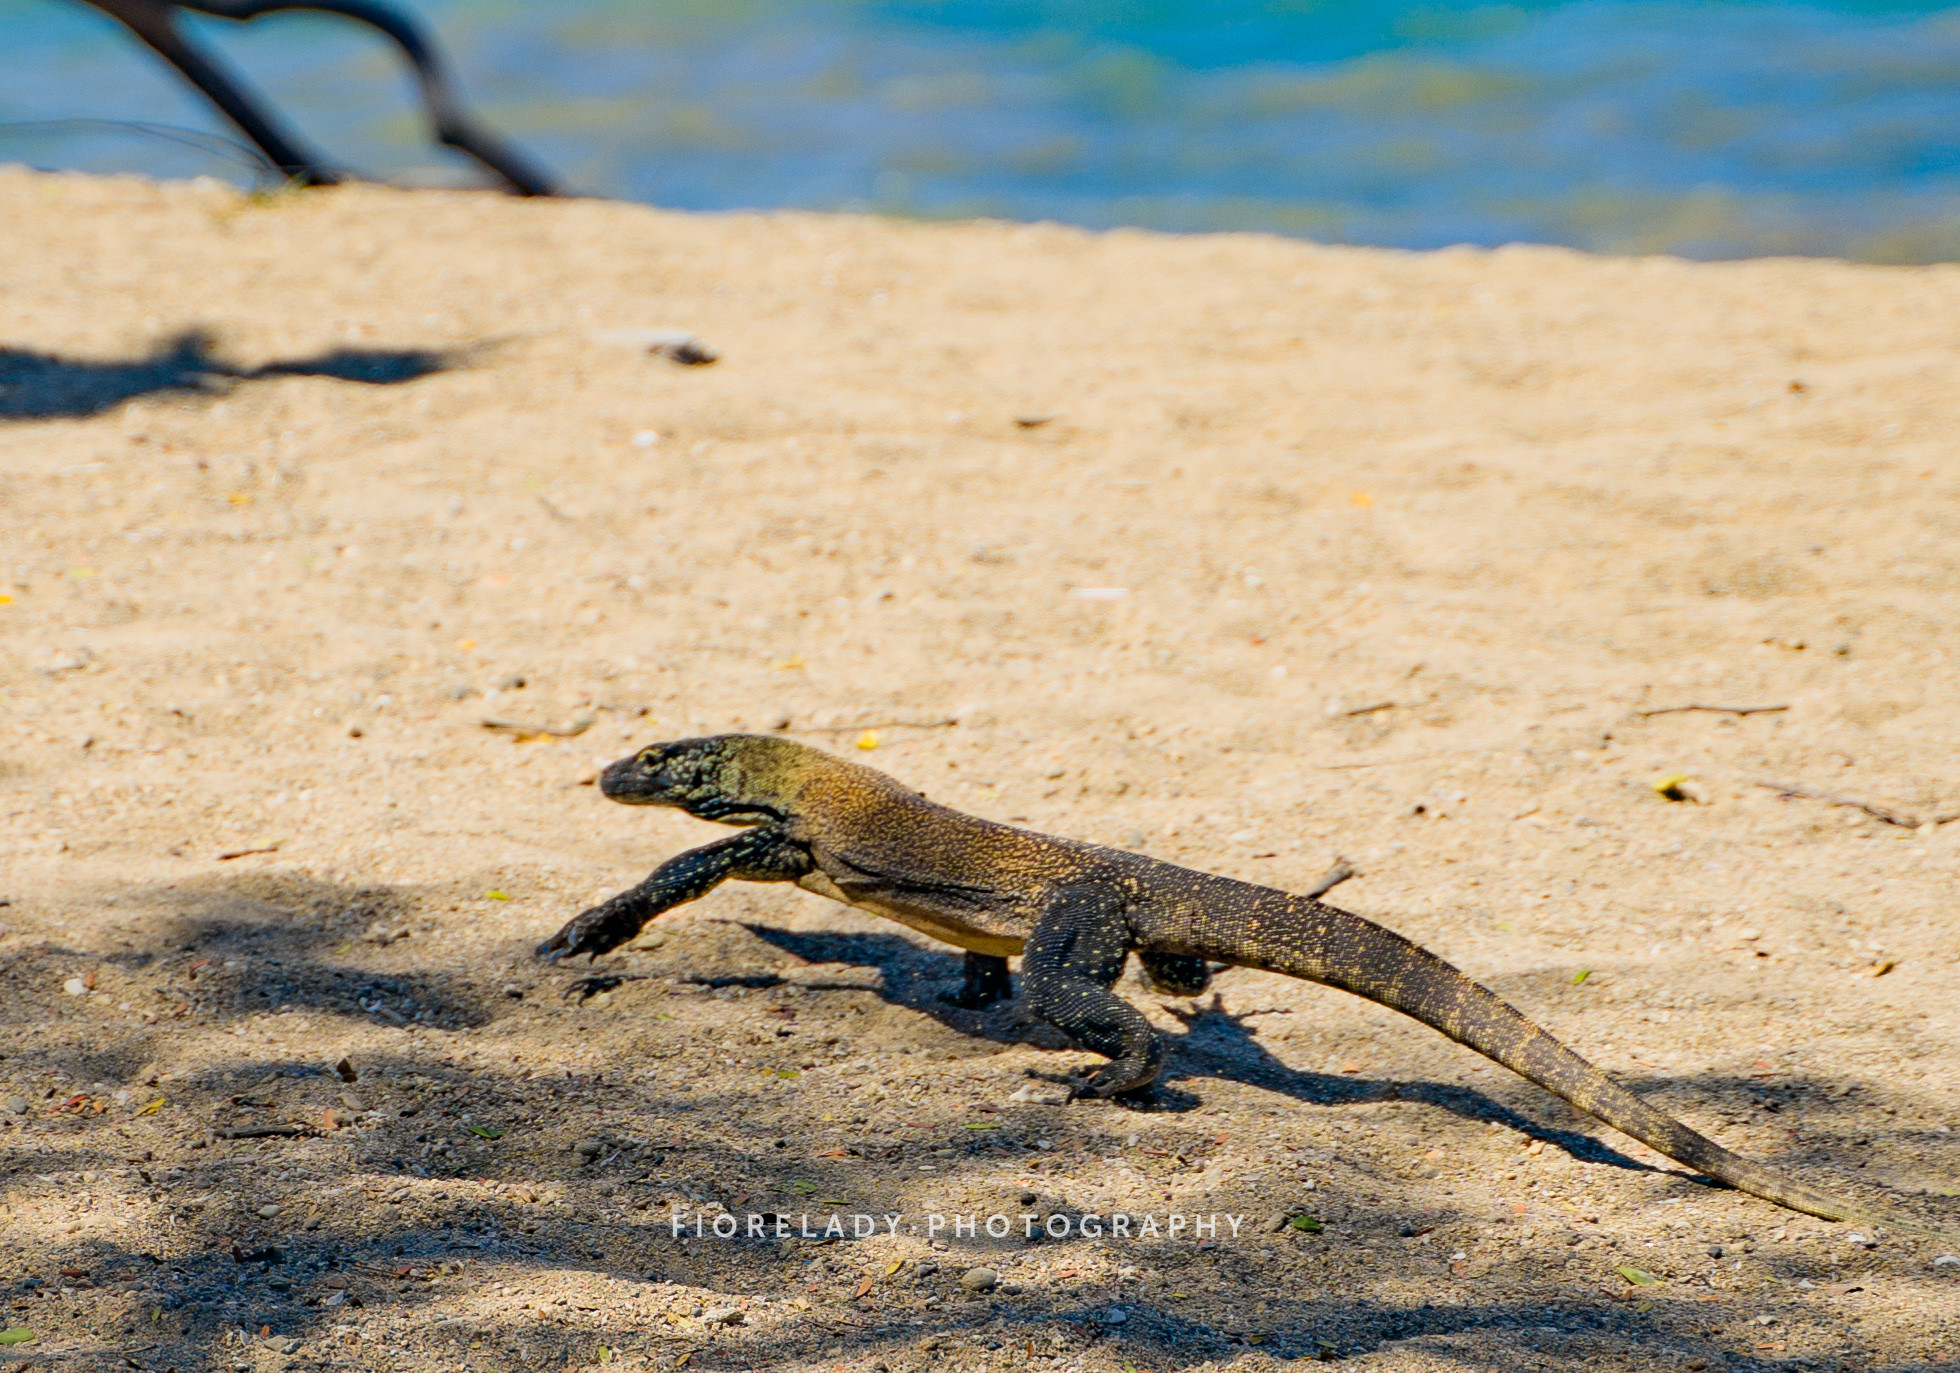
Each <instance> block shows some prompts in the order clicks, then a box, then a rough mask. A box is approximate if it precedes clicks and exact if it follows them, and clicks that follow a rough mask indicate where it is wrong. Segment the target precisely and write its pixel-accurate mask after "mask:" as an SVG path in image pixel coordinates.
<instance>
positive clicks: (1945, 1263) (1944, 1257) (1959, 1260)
mask: <svg viewBox="0 0 1960 1373" xmlns="http://www.w3.org/2000/svg"><path fill="white" fill-rule="evenodd" d="M14 1100H15V1101H19V1100H20V1098H19V1097H15V1098H14ZM1933 1267H1935V1268H1960V1254H1941V1255H1940V1256H1939V1257H1938V1258H1936V1259H1934V1260H1933Z"/></svg>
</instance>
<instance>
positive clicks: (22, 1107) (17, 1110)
mask: <svg viewBox="0 0 1960 1373" xmlns="http://www.w3.org/2000/svg"><path fill="white" fill-rule="evenodd" d="M7 1109H8V1110H9V1111H12V1112H13V1113H14V1114H15V1115H17V1116H24V1115H26V1114H27V1098H26V1097H24V1096H10V1097H8V1098H7Z"/></svg>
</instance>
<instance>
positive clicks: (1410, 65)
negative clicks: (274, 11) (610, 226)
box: [0, 0, 1960, 261]
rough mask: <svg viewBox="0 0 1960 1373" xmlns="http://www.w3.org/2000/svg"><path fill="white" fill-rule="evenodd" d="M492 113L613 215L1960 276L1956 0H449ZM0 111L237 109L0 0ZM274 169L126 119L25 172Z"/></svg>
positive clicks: (296, 66) (330, 47)
mask: <svg viewBox="0 0 1960 1373" xmlns="http://www.w3.org/2000/svg"><path fill="white" fill-rule="evenodd" d="M411 7H412V8H414V9H415V10H416V12H418V13H420V14H421V15H423V16H424V17H425V18H427V19H429V20H430V21H431V22H432V23H433V24H434V25H435V27H436V29H437V31H438V32H439V33H440V35H441V36H442V38H443V40H444V41H445V43H446V44H447V46H448V49H449V52H450V54H451V56H452V58H453V59H454V62H455V65H456V67H457V69H458V72H459V75H460V77H461V79H462V83H463V86H464V88H465V90H466V92H467V93H468V95H469V97H470V99H471V101H472V103H473V104H474V106H475V108H476V109H477V110H478V111H479V112H480V113H482V114H483V115H484V116H485V117H486V118H487V119H488V120H489V121H491V122H492V123H493V124H494V125H495V126H496V127H498V128H499V129H501V130H503V131H504V132H506V133H507V134H509V135H510V136H511V137H513V138H514V139H515V140H516V141H517V142H518V143H519V144H520V145H521V146H523V147H524V148H525V149H527V150H528V151H529V152H531V153H532V154H533V155H534V156H535V157H536V158H538V159H540V160H542V161H543V162H544V163H545V164H547V165H548V166H550V167H551V168H553V169H554V170H555V171H556V172H557V173H558V174H559V175H560V176H562V177H563V178H564V179H565V180H566V181H567V182H568V183H569V184H570V185H571V186H572V187H574V188H576V189H578V190H581V191H586V192H590V193H595V194H600V195H607V196H617V197H623V198H628V199H634V200H645V201H652V202H656V203H658V204H662V205H670V206H676V207H682V208H692V209H728V208H738V207H776V206H797V207H805V208H815V209H859V210H874V211H879V212H884V213H891V214H901V215H914V216H932V217H953V216H972V215H988V216H998V217H1004V218H1011V219H1060V220H1065V221H1070V222H1074V223H1078V224H1086V225H1092V226H1098V227H1101V226H1109V225H1117V224H1130V225H1142V226H1147V227H1153V228H1160V229H1173V230H1212V229H1261V230H1272V231H1277V232H1280V233H1287V234H1296V235H1301V236H1305V237H1309V238H1315V239H1320V240H1325V241H1340V242H1355V243H1376V244H1387V245H1393V246H1401V247H1408V248H1429V247H1436V246H1441V245H1445V244H1450V243H1462V242H1469V243H1480V244H1497V243H1505V242H1513V241H1520V240H1522V241H1534V242H1552V243H1566V244H1571V245H1574V246H1577V247H1582V248H1589V249H1595V250H1602V251H1608V252H1657V251H1665V252H1674V253H1681V254H1686V255H1689V256H1694V257H1736V256H1749V255H1756V254H1764V253H1809V254H1831V255H1838V256H1847V257H1853V258H1861V259H1867V260H1877V261H1935V260H1953V259H1957V258H1960V10H1953V9H1940V8H1936V7H1933V6H1926V5H1911V4H1891V5H1882V4H1854V3H1841V4H1828V5H1818V4H1813V5H1794V4H1665V3H1651V2H1645V3H1618V4H1607V3H1523V4H1509V5H1465V4H1451V3H1429V4H1423V5H1410V4H1396V3H1380V4H1362V3H1354V0H1265V2H1264V3H1260V2H1258V0H1214V2H1213V3H1190V2H1188V0H1187V2H1186V3H1173V0H1127V2H1126V0H1054V2H1052V3H1041V4H1036V3H1031V2H1028V0H1022V2H1021V3H1014V2H1013V0H964V2H963V3H950V2H949V3H939V4H932V3H925V2H924V0H914V2H913V3H901V2H899V0H886V2H884V3H880V2H879V0H855V3H853V2H852V0H806V2H805V3H792V2H791V0H726V2H725V3H708V0H639V2H638V3H624V2H622V0H552V3H548V4H533V5H521V4H518V3H516V2H515V0H419V2H418V3H413V4H412V6H411ZM195 28H196V30H197V31H198V32H199V33H200V34H202V35H204V36H205V37H206V39H208V41H209V42H210V43H211V45H212V46H214V47H216V48H218V49H220V50H221V51H222V52H223V53H224V54H225V55H226V56H227V58H228V59H229V60H230V61H231V62H232V63H234V64H235V65H236V66H237V67H239V68H240V69H242V70H243V71H245V72H246V73H247V74H248V75H249V77H250V79H251V80H252V81H253V82H254V83H255V84H256V85H258V86H259V87H260V88H261V89H262V90H264V91H267V92H269V93H274V94H276V97H277V100H278V103H279V105H280V107H281V108H282V109H283V110H284V111H286V112H287V114H288V115H289V116H290V117H291V118H292V119H293V120H294V122H296V123H297V124H298V125H299V126H300V127H301V128H302V129H303V130H304V131H305V132H306V133H307V134H308V136H309V137H311V138H312V139H313V140H314V141H315V142H316V143H317V144H319V145H322V146H324V147H325V148H327V149H329V150H331V152H332V154H333V155H334V157H335V158H336V159H338V160H340V161H342V162H344V163H346V164H348V165H352V166H355V167H358V168H360V169H361V170H363V171H365V172H368V173H371V174H374V175H378V176H385V177H390V178H394V179H397V180H403V181H409V182H418V183H428V182H431V181H435V182H444V181H447V182H452V183H453V182H455V181H457V180H460V179H467V177H468V171H467V169H466V168H464V167H462V166H460V165H459V164H457V163H456V162H454V161H453V160H451V159H450V158H449V157H448V155H447V154H443V153H440V152H437V151H432V150H431V149H430V148H429V146H428V145H427V144H426V143H425V142H424V141H423V140H422V138H421V133H420V129H419V125H418V121H417V120H416V118H415V116H414V112H413V107H412V106H411V105H410V103H409V101H408V99H407V93H408V92H407V84H406V82H405V81H404V80H403V78H402V76H401V73H400V69H399V66H398V64H397V63H396V62H395V61H394V59H393V56H392V54H391V53H389V52H388V51H387V50H386V48H385V47H384V46H383V45H382V44H381V43H380V42H379V41H378V40H376V39H374V38H372V37H370V36H368V35H366V34H365V33H363V32H362V31H360V30H357V29H354V28H352V27H351V26H349V25H347V24H345V23H344V22H342V21H338V20H332V19H326V18H319V17H308V16H287V15H278V16H272V17H268V18H265V19H261V20H258V21H255V22H254V23H252V24H250V25H243V26H241V25H236V24H226V23H222V22H219V21H199V22H198V23H197V24H196V25H195ZM0 34H3V35H4V36H5V39H6V42H5V44H4V46H0V121H9V122H12V123H14V124H19V123H20V122H23V121H44V120H56V119H64V118H75V117H86V118H95V119H114V120H129V121H149V122H153V123H160V124H166V125H178V126H185V127H190V128H196V129H203V130H208V131H212V132H224V131H225V128H224V126H223V124H222V123H221V122H220V121H219V120H218V119H217V118H216V117H215V116H214V115H212V114H211V113H210V112H209V111H208V110H207V109H205V107H203V106H202V105H201V104H200V103H198V101H197V100H195V99H193V98H192V97H191V96H189V95H188V94H187V93H186V92H185V90H184V89H183V88H182V87H181V86H180V85H179V84H178V83H177V82H176V80H175V79H174V78H173V77H171V76H170V75H169V74H168V73H167V72H165V71H164V70H163V69H162V68H161V66H160V65H159V64H157V63H156V62H154V61H153V60H152V59H151V58H149V57H148V55H147V54H146V53H144V52H142V51H141V50H139V49H138V48H137V47H136V46H135V45H134V43H133V42H132V41H130V40H128V39H126V38H125V37H123V36H122V35H121V33H120V32H119V31H118V30H117V29H116V28H115V27H114V26H113V25H112V24H110V23H109V22H108V21H106V20H104V19H101V18H100V17H98V16H96V15H95V13H94V12H93V11H90V10H87V9H85V8H84V7H82V6H80V5H77V4H73V3H70V2H69V0H0ZM5 160H11V161H20V162H28V163H31V164H33V165H36V166H47V167H76V168H85V169H89V170H94V171H111V170H134V171H142V172H146V173H150V174H154V175H160V176H185V175H195V174H199V173H207V174H212V175H220V176H227V177H230V178H232V179H235V180H241V181H249V180H250V179H251V172H250V171H249V169H247V168H246V167H244V166H242V165H238V164H236V163H233V162H228V161H226V160H225V159H224V158H223V157H221V156H214V155H212V154H211V153H209V152H204V151H198V150H195V149H192V148H187V147H183V146H179V145H173V144H170V143H166V142H162V141H159V140H156V139H153V138H144V137H138V136H135V135H133V134H130V133H127V132H122V131H110V130H102V129H100V128H96V127H93V126H90V127H81V128H75V127H64V128H60V129H45V128H38V129H37V128H25V129H24V128H19V127H13V128H0V161H5Z"/></svg>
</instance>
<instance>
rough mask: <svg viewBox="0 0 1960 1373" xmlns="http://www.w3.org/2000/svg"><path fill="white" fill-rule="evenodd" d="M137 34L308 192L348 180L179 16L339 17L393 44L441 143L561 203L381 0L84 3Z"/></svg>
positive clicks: (410, 25)
mask: <svg viewBox="0 0 1960 1373" xmlns="http://www.w3.org/2000/svg"><path fill="white" fill-rule="evenodd" d="M82 2H83V3H85V4H89V5H93V6H94V7H95V8H96V9H99V10H101V11H102V12H103V13H105V14H107V15H109V16H110V17H111V18H112V19H115V20H116V21H117V22H119V23H120V24H122V25H123V27H125V28H127V29H128V30H129V31H130V32H131V33H133V34H135V35H136V36H137V37H138V38H140V39H141V40H142V41H143V42H144V43H146V44H147V45H149V47H150V48H151V49H152V50H154V51H155V52H156V54H157V55H158V56H160V57H161V58H163V60H164V61H166V62H168V63H170V65H171V66H173V67H175V68H176V69H177V70H178V71H179V72H180V73H182V75H183V76H184V78H185V79H186V80H187V81H189V82H190V83H191V84H192V85H193V86H195V87H197V88H198V90H200V91H202V92H203V93H204V95H205V96H206V98H208V99H209V100H210V101H211V103H212V104H214V105H216V106H217V107H218V108H219V110H221V111H222V112H223V113H224V116H225V118H227V119H229V120H230V121H231V122H232V123H233V124H235V125H237V126H238V129H239V131H240V132H241V133H243V134H244V135H245V136H246V137H247V138H249V139H251V140H252V142H253V143H254V144H256V145H257V146H258V148H259V150H260V151H261V152H263V153H264V154H265V156H266V160H267V161H268V162H269V163H271V164H272V166H273V167H274V168H275V169H276V170H277V171H278V172H279V173H280V174H281V175H283V176H285V177H286V178H288V179H289V180H292V181H297V182H299V183H301V184H303V185H307V186H330V185H334V184H336V183H338V182H342V181H346V180H348V179H349V173H348V172H347V171H345V170H344V169H342V168H338V167H335V166H333V165H332V164H331V163H329V162H328V161H327V160H326V159H325V158H324V157H322V156H321V155H320V154H318V153H316V152H314V151H313V150H311V149H310V148H308V147H307V146H306V145H305V143H304V142H303V141H302V140H301V139H300V138H299V137H298V136H297V135H296V134H295V133H293V131H292V130H291V129H289V128H288V127H286V125H285V123H284V122H283V121H282V120H281V119H280V118H279V116H278V115H277V114H276V113H275V112H274V111H273V110H272V108H271V107H270V106H269V105H267V104H266V102H265V101H264V100H263V99H261V98H260V97H258V96H257V95H255V94H254V93H252V92H251V91H250V90H249V89H248V88H247V87H246V85H245V84H244V83H243V82H242V81H240V80H239V78H238V77H237V76H236V75H235V74H234V73H232V72H230V71H228V70H227V69H226V68H225V67H224V65H223V64H222V63H220V62H219V61H218V60H217V59H216V58H214V57H212V56H211V55H210V54H208V53H206V52H204V51H202V50H200V49H199V48H198V47H197V46H196V45H195V44H194V43H192V42H191V41H190V40H189V39H188V38H187V37H185V35H184V33H183V30H182V29H181V28H180V27H179V26H178V23H177V19H178V16H179V14H180V13H181V12H184V11H191V12H194V13H197V14H208V15H212V16H213V17H215V18H219V19H234V20H238V21H240V22H243V21H246V20H250V19H256V18H258V17H259V16H260V15H262V14H274V13H277V12H279V11H282V10H315V11H318V12H319V13H322V14H337V15H340V16H342V17H344V18H347V19H352V20H354V21H356V22H357V23H362V24H366V25H367V26H368V27H370V28H373V29H378V30H380V31H381V32H382V33H383V34H385V35H387V36H388V37H389V38H391V39H393V40H394V42H395V45H396V46H397V47H399V48H400V49H401V50H402V55H403V56H404V57H406V58H407V59H408V62H409V65H410V66H412V67H413V68H414V69H415V79H416V82H417V84H418V85H419V86H420V88H421V95H422V106H423V108H424V109H425V110H426V111H427V112H428V116H429V124H430V128H431V129H432V131H433V132H434V134H435V137H436V139H437V141H439V142H441V143H443V144H446V145H447V146H449V147H451V148H454V149H456V150H457V151H458V152H461V153H465V154H467V155H468V156H470V157H472V158H475V159H476V161H477V162H479V163H481V164H482V165H483V166H484V167H486V168H487V169H489V170H490V171H491V172H493V173H495V174H496V176H497V177H498V179H499V180H501V181H502V182H503V183H504V185H505V186H506V187H507V188H508V189H509V190H511V191H512V192H514V193H515V194H517V195H556V194H558V190H557V187H556V185H555V184H554V183H553V181H552V179H551V177H550V176H549V175H548V174H547V173H546V172H545V171H544V170H543V169H541V168H540V167H538V166H536V165H535V164H534V163H532V162H531V161H530V160H529V159H528V158H526V157H525V156H524V155H523V154H521V153H519V152H518V151H517V149H515V148H513V147H511V146H510V144H508V143H506V142H505V141H504V140H503V139H501V138H499V137H497V135H496V134H494V133H492V132H490V130H488V129H486V128H484V127H483V126H482V125H481V124H479V123H477V122H476V121H475V120H474V119H472V118H471V117H470V116H469V114H468V113H467V112H466V111H465V110H464V109H463V105H462V101H461V100H460V99H458V98H457V95H456V91H455V88H454V86H452V85H451V84H450V80H449V74H448V71H447V69H446V67H445V65H444V63H443V60H442V55H441V53H440V52H439V51H438V50H437V48H436V45H435V43H434V41H433V40H432V39H431V38H430V37H429V36H428V35H427V34H425V33H424V32H423V31H422V29H421V27H420V26H418V25H417V24H416V23H415V22H414V21H413V20H411V19H409V18H408V17H407V16H406V15H404V14H401V13H400V12H398V11H396V10H394V9H392V8H390V7H389V6H387V5H383V4H380V3H377V0H82Z"/></svg>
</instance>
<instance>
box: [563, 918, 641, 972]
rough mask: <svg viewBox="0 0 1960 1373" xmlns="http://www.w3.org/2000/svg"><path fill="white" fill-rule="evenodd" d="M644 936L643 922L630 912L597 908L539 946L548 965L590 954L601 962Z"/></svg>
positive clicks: (566, 925) (566, 923)
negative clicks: (615, 951) (563, 959)
mask: <svg viewBox="0 0 1960 1373" xmlns="http://www.w3.org/2000/svg"><path fill="white" fill-rule="evenodd" d="M639 932H640V921H639V920H638V919H637V918H636V917H635V916H634V914H633V912H632V911H631V910H629V909H622V908H620V907H618V906H610V905H607V906H594V907H592V909H590V910H588V911H581V912H580V913H579V914H577V915H575V916H573V917H572V918H571V919H570V920H568V921H566V922H565V927H564V928H563V929H561V930H559V931H558V933H557V934H554V935H553V936H551V938H549V939H547V940H545V941H544V943H542V944H540V945H538V957H539V958H542V959H544V960H545V961H546V962H547V963H556V962H558V961H559V960H560V959H562V958H566V957H572V958H576V957H578V955H580V954H587V955H589V956H590V958H592V959H597V958H598V957H599V955H600V954H602V953H610V952H612V951H613V950H614V949H616V948H618V947H619V946H620V945H621V944H624V943H625V942H626V941H627V940H629V939H631V938H632V937H633V936H634V935H636V934H638V933H639Z"/></svg>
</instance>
